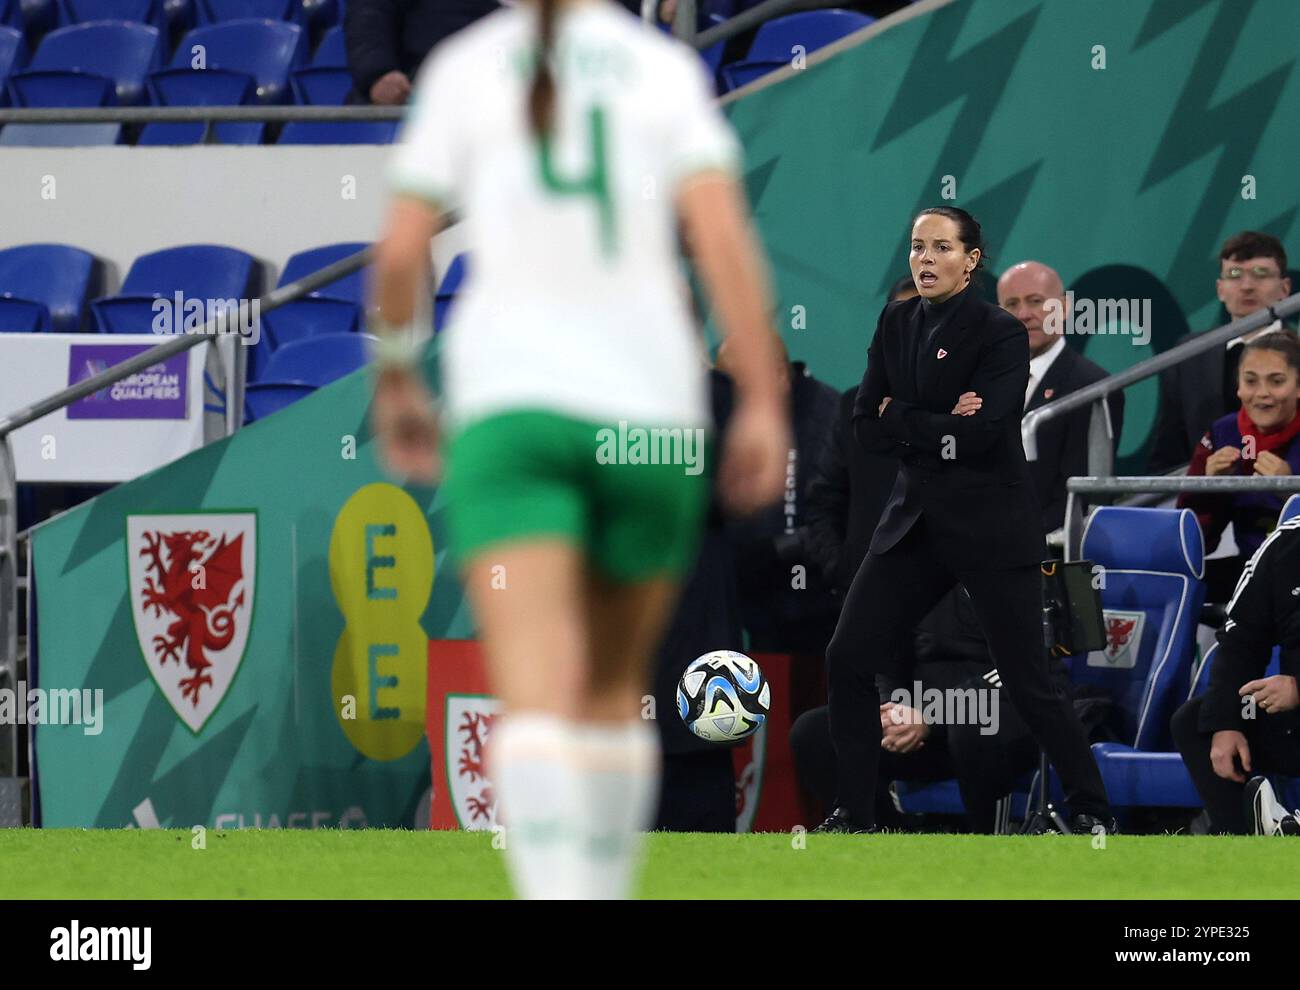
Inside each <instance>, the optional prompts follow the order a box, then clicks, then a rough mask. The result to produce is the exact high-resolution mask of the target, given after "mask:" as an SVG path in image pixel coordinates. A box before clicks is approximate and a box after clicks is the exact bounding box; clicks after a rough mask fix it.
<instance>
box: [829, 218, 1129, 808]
mask: <svg viewBox="0 0 1300 990" xmlns="http://www.w3.org/2000/svg"><path fill="white" fill-rule="evenodd" d="M982 256H983V239H982V234H981V232H980V229H979V224H978V223H976V221H975V219H974V218H973V217H971V216H970V214H968V213H966V212H965V211H964V210H960V209H957V208H955V207H946V206H945V207H937V208H932V209H928V210H923V211H922V212H921V213H920V214H918V216H917V218H916V221H915V223H914V224H913V227H912V240H911V252H910V255H909V262H910V264H911V267H912V275H913V279H914V280H915V282H916V285H917V288H918V290H919V292H920V294H921V299H917V300H911V301H909V302H903V303H892V304H890V305H888V306H886V307H885V310H884V312H883V313H882V314H881V316H880V320H879V322H878V323H877V326H876V333H875V336H874V337H873V339H872V341H871V346H870V348H869V350H868V353H867V372H866V375H865V376H864V378H863V381H862V385H861V387H860V388H859V390H858V397H857V401H856V403H855V406H854V411H853V425H854V432H855V434H856V436H857V438H858V440H859V442H860V443H862V444H863V445H864V446H866V447H868V448H869V449H872V450H876V451H878V452H880V453H885V454H890V455H891V456H894V457H897V458H898V459H899V460H900V461H901V466H900V468H899V472H898V480H897V481H896V483H895V485H894V491H893V493H892V494H891V496H890V500H889V503H888V504H887V505H886V506H885V510H884V514H883V516H882V518H881V520H880V523H879V525H878V526H877V527H876V531H875V534H874V535H873V536H872V540H871V546H870V549H869V551H868V553H867V556H866V559H865V560H864V561H863V563H862V567H861V568H860V569H859V570H858V573H857V575H856V576H855V577H854V579H853V583H852V585H851V586H850V588H849V592H848V594H847V596H846V597H845V602H844V608H843V611H842V612H841V615H840V622H839V625H838V626H837V628H836V630H835V636H834V638H833V639H832V640H831V644H830V646H829V647H828V649H827V652H826V659H827V669H828V672H829V680H830V716H831V735H832V739H833V741H834V744H835V752H836V764H837V766H836V773H837V778H838V784H837V804H838V805H839V807H838V808H837V809H836V811H835V812H834V813H833V814H832V815H831V816H830V817H829V818H828V819H827V821H826V822H825V823H823V825H822V826H821V828H822V829H823V830H825V831H865V830H870V829H872V828H874V818H875V809H874V793H875V786H876V777H877V774H878V771H879V759H880V753H879V750H880V743H881V738H882V729H881V725H880V716H879V701H878V694H877V689H876V676H877V675H885V676H890V675H891V674H896V673H897V672H898V668H899V664H900V662H901V658H902V657H903V655H904V652H905V649H906V646H907V642H908V639H909V638H910V637H911V635H912V630H913V628H914V627H915V625H916V623H917V622H918V621H919V620H920V619H921V617H922V616H924V615H925V614H926V613H927V612H928V611H930V609H931V608H932V607H933V606H934V605H935V603H936V602H938V601H939V599H940V598H942V597H943V595H944V594H946V593H947V592H948V591H949V590H950V589H951V588H952V587H953V585H954V584H956V583H957V582H958V581H960V582H961V583H962V584H963V585H964V586H965V588H966V590H967V591H968V592H969V594H970V598H971V602H972V604H973V606H974V608H975V613H976V615H977V616H978V617H979V622H980V625H981V626H982V627H983V629H984V633H985V635H986V637H987V639H988V643H989V649H990V652H991V654H992V656H993V660H994V662H995V664H996V665H997V668H998V671H999V673H1000V675H1001V680H1002V685H1003V687H1004V688H1005V689H1006V690H1007V691H1008V694H1009V697H1010V698H1011V701H1012V704H1014V705H1015V708H1016V710H1017V712H1019V713H1020V715H1021V717H1022V718H1023V719H1024V721H1025V723H1026V724H1027V725H1028V727H1029V729H1030V731H1031V733H1032V734H1033V735H1034V737H1035V738H1036V739H1037V740H1038V742H1039V743H1040V744H1041V745H1042V747H1043V749H1044V750H1046V752H1047V754H1048V757H1049V759H1050V760H1051V762H1052V764H1053V765H1054V766H1055V767H1056V769H1057V772H1058V773H1059V775H1060V777H1061V781H1062V783H1063V785H1064V788H1065V792H1066V801H1067V803H1068V805H1069V807H1070V810H1071V812H1072V814H1073V818H1072V821H1071V827H1072V829H1073V830H1077V831H1084V832H1091V831H1094V830H1097V829H1101V830H1108V829H1112V828H1113V819H1111V817H1110V807H1109V803H1108V802H1107V800H1106V793H1105V788H1104V786H1103V784H1102V781H1101V774H1100V773H1099V772H1098V769H1097V764H1096V762H1095V761H1094V760H1093V758H1092V753H1091V752H1090V751H1089V749H1088V741H1087V736H1086V734H1085V733H1084V729H1083V726H1082V724H1081V723H1080V721H1079V719H1078V716H1077V715H1076V714H1075V712H1074V709H1073V706H1072V705H1071V704H1070V702H1069V700H1068V699H1067V698H1066V696H1065V693H1064V692H1063V691H1062V690H1061V687H1060V685H1059V684H1056V683H1054V682H1053V681H1052V678H1051V677H1050V674H1049V669H1048V665H1047V661H1046V657H1045V655H1044V650H1043V645H1042V627H1041V610H1042V590H1041V584H1040V581H1041V578H1040V575H1039V569H1038V565H1039V561H1040V560H1041V559H1042V557H1043V554H1044V545H1043V534H1042V531H1041V528H1040V525H1039V523H1038V520H1039V519H1040V518H1041V510H1040V508H1039V505H1038V499H1037V496H1036V495H1035V493H1034V488H1033V482H1032V480H1031V479H1030V477H1029V468H1028V466H1027V464H1026V462H1025V452H1024V447H1023V446H1022V441H1021V436H1020V416H1021V413H1022V411H1023V409H1024V403H1025V392H1026V389H1027V387H1028V384H1029V345H1028V339H1027V336H1026V334H1025V328H1024V325H1023V324H1022V323H1021V322H1020V321H1019V320H1017V319H1016V318H1015V317H1013V316H1011V315H1010V314H1009V313H1007V312H1005V311H1004V310H1002V309H999V308H997V307H995V306H992V305H990V304H989V303H987V302H985V301H984V300H983V299H981V298H979V296H978V295H977V294H976V293H975V292H971V291H968V289H969V286H970V282H971V277H972V274H973V273H974V271H975V269H976V268H977V266H978V265H979V263H980V259H981V258H982Z"/></svg>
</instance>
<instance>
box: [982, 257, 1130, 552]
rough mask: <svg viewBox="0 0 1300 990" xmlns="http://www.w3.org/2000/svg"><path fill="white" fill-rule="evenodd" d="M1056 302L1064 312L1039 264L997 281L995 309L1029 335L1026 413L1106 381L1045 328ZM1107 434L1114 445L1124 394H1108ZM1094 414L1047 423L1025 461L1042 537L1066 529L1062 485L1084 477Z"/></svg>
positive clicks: (1054, 282)
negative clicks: (1033, 454) (1033, 452)
mask: <svg viewBox="0 0 1300 990" xmlns="http://www.w3.org/2000/svg"><path fill="white" fill-rule="evenodd" d="M1054 299H1055V300H1058V301H1059V303H1060V306H1061V312H1066V309H1067V307H1066V301H1065V286H1064V284H1063V283H1062V282H1061V276H1060V275H1058V274H1057V273H1056V272H1055V271H1053V270H1052V269H1051V268H1048V267H1047V266H1046V265H1044V264H1041V263H1039V262H1037V261H1022V262H1020V263H1019V264H1017V265H1012V266H1011V267H1010V268H1008V269H1007V270H1006V271H1005V272H1003V273H1002V277H1001V278H1000V279H998V305H999V306H1001V307H1002V308H1003V309H1005V310H1006V311H1007V312H1008V313H1010V314H1011V315H1012V316H1014V317H1015V318H1016V319H1018V320H1019V321H1020V322H1021V323H1023V324H1024V325H1025V331H1026V332H1027V333H1028V335H1029V388H1028V391H1027V394H1026V398H1025V408H1024V411H1025V412H1029V411H1030V410H1032V409H1037V408H1038V407H1039V406H1042V405H1046V404H1047V403H1049V402H1051V401H1053V400H1054V399H1059V398H1061V397H1062V396H1064V395H1069V394H1070V393H1071V392H1075V391H1077V390H1079V389H1081V388H1083V387H1084V386H1085V385H1091V384H1092V383H1093V382H1099V381H1101V380H1102V379H1103V378H1105V377H1106V370H1105V369H1104V368H1101V367H1099V366H1098V365H1095V364H1093V363H1092V362H1091V361H1089V360H1088V359H1087V358H1085V357H1084V356H1083V355H1082V354H1080V353H1079V352H1078V351H1076V350H1074V349H1073V348H1071V347H1070V346H1069V345H1068V344H1067V343H1066V340H1065V337H1064V336H1063V335H1061V334H1059V333H1049V332H1047V331H1046V330H1045V329H1044V323H1045V319H1046V316H1047V313H1048V307H1049V304H1050V302H1051V301H1052V300H1054ZM1107 404H1108V405H1109V407H1110V423H1111V434H1112V436H1113V437H1114V438H1115V444H1116V446H1118V444H1119V437H1120V432H1121V430H1122V429H1123V426H1124V393H1123V392H1112V393H1111V396H1110V398H1109V400H1108V402H1107ZM1091 419H1092V409H1091V408H1087V409H1076V410H1075V411H1074V412H1072V413H1070V414H1069V415H1067V416H1065V417H1063V418H1061V419H1052V420H1048V421H1047V422H1046V423H1044V424H1043V425H1042V427H1040V428H1039V430H1038V460H1036V461H1030V462H1029V476H1030V477H1031V478H1033V479H1034V490H1035V491H1036V492H1037V493H1038V501H1039V504H1041V505H1042V507H1043V514H1042V519H1043V532H1044V533H1051V532H1052V531H1053V530H1057V529H1060V528H1061V526H1063V525H1064V524H1065V497H1066V492H1065V481H1066V479H1067V478H1070V477H1073V476H1075V475H1085V474H1087V473H1088V426H1089V424H1090V422H1091Z"/></svg>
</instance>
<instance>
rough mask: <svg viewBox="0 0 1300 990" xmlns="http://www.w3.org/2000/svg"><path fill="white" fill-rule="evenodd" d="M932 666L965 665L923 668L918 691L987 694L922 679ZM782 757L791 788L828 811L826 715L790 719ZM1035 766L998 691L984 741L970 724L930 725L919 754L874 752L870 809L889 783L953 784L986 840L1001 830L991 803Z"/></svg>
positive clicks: (832, 768)
mask: <svg viewBox="0 0 1300 990" xmlns="http://www.w3.org/2000/svg"><path fill="white" fill-rule="evenodd" d="M936 666H938V667H947V666H951V667H955V668H961V667H970V666H972V665H970V664H951V665H948V664H923V665H921V666H920V667H919V668H918V674H919V676H920V677H921V682H922V686H923V689H926V690H928V689H930V688H937V689H939V690H943V689H945V688H956V689H959V690H967V689H971V690H987V689H989V685H988V684H987V682H985V681H984V680H982V679H981V678H973V679H953V680H951V681H950V682H948V683H945V681H944V678H943V676H942V672H936V673H937V674H938V676H929V675H930V674H931V673H932V668H934V667H936ZM909 690H911V686H910V685H909ZM790 750H791V752H792V754H793V756H794V765H795V771H796V773H797V774H798V775H799V782H800V783H801V784H803V785H804V786H805V787H807V788H808V790H810V791H812V793H813V794H814V795H815V796H816V798H817V800H818V801H819V802H821V803H822V804H823V805H824V806H825V808H826V811H827V812H829V811H830V810H831V809H833V808H834V807H835V792H836V786H837V777H836V759H835V746H834V744H833V743H832V742H831V724H830V709H829V708H827V707H826V706H825V705H823V706H821V707H820V708H814V709H812V710H811V711H807V712H804V713H803V714H802V715H800V716H799V717H798V718H797V719H795V722H794V725H793V726H791V728H790ZM1037 765H1038V746H1037V745H1036V744H1035V743H1034V740H1033V737H1032V736H1030V735H1029V730H1028V729H1026V728H1025V726H1024V723H1023V722H1022V721H1021V719H1020V717H1019V715H1017V714H1016V712H1015V710H1014V709H1013V708H1012V707H1011V705H1010V704H1009V703H1008V702H1007V700H1006V696H1005V695H1004V694H1002V693H1001V692H999V697H998V731H997V733H996V735H985V734H984V733H983V732H981V731H980V726H979V725H977V724H975V723H973V722H972V723H969V724H966V725H933V726H931V728H930V735H929V737H927V739H926V741H925V745H924V746H922V747H921V748H920V749H915V750H913V751H912V752H910V753H891V752H889V751H888V750H884V749H882V750H881V751H880V763H879V769H878V784H877V788H878V793H877V798H876V807H877V808H879V807H880V805H881V803H882V802H881V800H880V794H879V790H880V789H882V788H883V787H884V786H886V785H887V783H888V782H889V781H894V780H906V781H914V782H931V781H938V780H949V779H951V778H953V777H956V778H957V786H958V787H959V788H960V790H961V800H962V804H963V805H965V807H966V821H967V824H968V825H969V827H970V829H971V831H972V832H984V833H993V832H996V831H997V830H998V829H999V828H1000V827H1001V825H1002V822H1001V818H1002V817H1003V816H1002V815H1001V814H1000V810H1001V809H1000V806H999V802H1001V801H1002V800H1003V799H1004V798H1005V797H1006V796H1007V795H1008V794H1010V792H1011V791H1012V789H1013V788H1014V787H1015V782H1016V779H1017V778H1018V777H1020V776H1021V775H1023V774H1024V773H1026V772H1028V771H1029V770H1032V769H1033V768H1034V767H1035V766H1037Z"/></svg>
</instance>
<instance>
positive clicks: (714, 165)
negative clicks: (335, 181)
mask: <svg viewBox="0 0 1300 990" xmlns="http://www.w3.org/2000/svg"><path fill="white" fill-rule="evenodd" d="M536 17H537V11H536V9H535V8H534V7H533V6H532V5H522V6H519V7H512V8H505V9H502V10H500V11H497V12H495V13H493V14H490V15H489V16H487V17H485V18H483V19H482V20H480V21H478V22H476V23H475V24H472V25H471V26H469V27H468V28H466V29H464V30H463V31H461V32H460V33H458V34H456V35H455V36H453V37H452V38H450V39H448V40H447V41H446V42H444V43H443V44H441V45H439V46H438V47H437V48H435V49H434V51H433V53H432V55H431V56H430V57H429V59H428V61H427V62H426V63H425V65H424V67H423V68H422V69H421V71H420V74H419V78H418V79H417V81H416V84H415V88H414V92H413V94H412V108H411V111H410V114H409V117H408V119H407V122H406V125H405V127H404V129H403V132H402V134H401V137H400V139H399V142H400V143H399V147H398V148H397V149H396V153H395V157H394V160H393V163H392V168H391V181H392V185H393V188H394V191H395V192H397V193H400V194H404V195H410V196H418V197H420V198H423V199H426V200H428V201H430V202H431V203H433V204H434V205H436V206H437V207H439V208H441V209H453V210H456V211H457V212H458V213H459V214H460V215H461V216H462V218H463V219H464V222H465V223H466V224H467V230H466V235H467V240H468V245H469V248H468V250H469V259H468V268H467V277H466V280H465V283H464V286H463V290H462V294H461V295H460V296H459V297H458V299H457V302H456V306H455V308H454V309H453V313H452V317H451V321H450V325H449V326H448V327H447V329H446V331H445V333H446V337H447V339H446V340H445V341H444V342H443V343H444V347H443V351H442V355H443V357H442V371H443V386H444V392H445V393H446V400H447V404H448V407H449V411H450V413H451V414H452V416H453V418H454V420H455V421H456V422H457V423H458V424H461V425H463V424H464V423H465V422H467V421H469V420H471V419H477V418H479V417H481V416H483V415H486V414H489V413H493V412H498V411H503V410H506V409H525V408H526V409H544V410H548V411H553V412H559V413H563V414H566V415H572V416H576V417H580V418H585V419H594V420H597V421H601V422H606V421H616V420H620V419H621V420H627V421H628V422H629V423H641V424H646V425H661V424H662V425H678V424H680V425H684V426H699V425H705V424H706V423H707V396H706V379H705V359H704V352H703V345H702V341H701V340H700V338H699V334H698V333H697V331H696V330H695V327H694V325H693V322H692V319H691V316H690V312H689V297H688V295H687V291H686V287H685V283H684V281H683V279H682V277H681V273H680V270H679V267H678V266H679V262H678V253H677V246H676V229H677V218H676V211H675V202H676V195H677V191H678V190H679V188H680V186H681V184H682V183H683V182H684V181H685V180H687V179H688V178H690V177H691V176H692V175H696V174H699V173H700V172H703V171H710V170H717V169H722V170H725V171H728V172H732V173H734V172H735V171H736V170H737V169H738V167H739V159H740V152H739V145H738V142H737V141H736V138H735V135H734V134H733V133H732V131H731V128H730V126H729V125H728V124H727V122H726V120H725V119H724V118H723V116H722V114H721V113H720V112H719V110H718V108H717V107H716V105H715V104H714V102H713V94H712V91H711V87H710V86H709V84H708V81H707V76H706V74H705V71H704V66H703V63H702V62H701V60H700V58H699V56H698V55H697V54H696V53H694V52H693V51H691V50H690V49H689V48H687V47H686V46H684V45H682V44H681V43H679V42H676V41H674V40H672V39H670V38H667V37H665V36H663V35H662V34H660V33H659V32H658V31H655V30H653V29H650V28H647V27H645V26H643V25H642V24H641V23H640V22H639V21H637V20H636V19H635V18H633V17H631V16H630V15H629V14H627V12H626V11H624V10H623V9H622V8H619V7H615V6H613V5H612V4H610V3H607V2H605V0H582V2H578V3H574V4H573V5H571V6H570V5H567V4H566V5H564V6H562V7H561V8H560V10H559V11H558V18H557V22H556V35H555V45H554V49H553V54H554V59H553V63H552V64H553V65H554V66H555V72H556V82H557V93H556V96H557V98H556V104H555V117H554V126H553V129H552V132H551V136H550V138H549V139H548V140H547V141H539V140H538V139H537V138H535V137H534V136H533V134H532V132H531V130H530V128H529V125H528V116H527V100H528V90H529V86H530V83H531V79H532V59H533V58H534V53H535V51H536V30H537V28H536Z"/></svg>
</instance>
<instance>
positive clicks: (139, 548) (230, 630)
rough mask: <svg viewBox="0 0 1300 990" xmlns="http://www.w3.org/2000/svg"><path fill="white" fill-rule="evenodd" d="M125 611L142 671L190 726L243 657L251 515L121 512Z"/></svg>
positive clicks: (253, 558) (204, 717) (253, 562)
mask: <svg viewBox="0 0 1300 990" xmlns="http://www.w3.org/2000/svg"><path fill="white" fill-rule="evenodd" d="M127 568H128V572H129V575H130V581H131V587H130V596H131V615H132V618H134V620H135V631H136V638H137V640H138V641H139V643H140V652H141V653H142V654H143V656H144V660H145V664H146V665H147V666H148V668H149V674H150V675H151V676H152V677H153V679H154V682H155V683H156V684H157V685H158V688H159V689H160V690H161V691H162V693H163V696H164V697H166V699H167V701H168V702H169V703H170V704H171V706H172V709H173V710H174V711H175V712H176V714H177V715H178V716H179V717H180V719H181V721H182V722H184V723H185V724H186V725H187V726H189V728H190V731H191V732H195V733H198V732H200V731H201V730H202V729H203V726H204V725H205V724H206V723H207V721H208V719H209V718H210V717H211V715H212V713H213V712H214V711H216V708H217V706H218V705H219V704H220V703H221V700H222V699H223V698H224V697H225V696H226V692H227V691H228V690H229V688H230V684H231V682H232V681H233V680H234V677H235V673H236V671H237V670H238V669H239V665H240V663H241V662H242V661H243V659H244V648H245V646H246V645H247V644H248V632H249V629H248V627H249V621H250V620H251V618H252V612H253V594H254V579H255V577H256V573H257V516H256V515H254V514H253V513H251V512H247V513H192V514H187V515H179V514H178V515H153V516H128V517H127Z"/></svg>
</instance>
